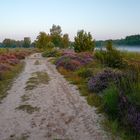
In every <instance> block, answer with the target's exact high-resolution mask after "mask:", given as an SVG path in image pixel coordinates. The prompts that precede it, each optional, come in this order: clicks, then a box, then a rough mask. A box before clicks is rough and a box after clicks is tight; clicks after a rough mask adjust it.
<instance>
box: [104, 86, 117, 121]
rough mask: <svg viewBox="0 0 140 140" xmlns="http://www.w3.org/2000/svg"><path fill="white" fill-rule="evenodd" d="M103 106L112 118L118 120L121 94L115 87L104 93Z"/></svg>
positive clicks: (110, 87)
mask: <svg viewBox="0 0 140 140" xmlns="http://www.w3.org/2000/svg"><path fill="white" fill-rule="evenodd" d="M102 99H103V106H104V109H105V112H106V113H107V114H108V115H109V117H111V118H117V117H118V116H117V115H118V103H119V92H118V89H117V87H116V86H115V85H111V86H109V87H108V88H107V89H106V90H104V91H103V98H102Z"/></svg>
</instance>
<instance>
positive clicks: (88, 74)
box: [76, 67, 93, 78]
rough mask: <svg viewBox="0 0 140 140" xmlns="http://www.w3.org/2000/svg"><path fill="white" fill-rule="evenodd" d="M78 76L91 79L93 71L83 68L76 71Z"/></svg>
mask: <svg viewBox="0 0 140 140" xmlns="http://www.w3.org/2000/svg"><path fill="white" fill-rule="evenodd" d="M76 73H77V75H78V76H80V77H82V78H89V77H91V76H92V75H93V72H92V69H90V68H86V67H82V68H80V69H79V70H77V71H76Z"/></svg>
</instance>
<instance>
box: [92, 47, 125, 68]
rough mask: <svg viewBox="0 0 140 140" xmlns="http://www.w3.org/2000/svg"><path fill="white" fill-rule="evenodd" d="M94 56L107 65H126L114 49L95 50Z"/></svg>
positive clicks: (122, 66)
mask: <svg viewBox="0 0 140 140" xmlns="http://www.w3.org/2000/svg"><path fill="white" fill-rule="evenodd" d="M95 57H96V58H97V59H98V60H100V62H101V63H102V64H104V65H105V66H107V67H112V68H124V67H125V66H126V63H125V62H124V60H123V56H122V55H121V53H120V52H119V51H118V50H116V49H112V50H105V51H104V50H100V51H97V52H96V53H95Z"/></svg>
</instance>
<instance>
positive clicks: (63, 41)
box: [35, 25, 69, 49]
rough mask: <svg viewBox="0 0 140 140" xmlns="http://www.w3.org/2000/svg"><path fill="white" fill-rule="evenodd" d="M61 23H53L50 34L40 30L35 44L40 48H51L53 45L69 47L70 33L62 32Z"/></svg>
mask: <svg viewBox="0 0 140 140" xmlns="http://www.w3.org/2000/svg"><path fill="white" fill-rule="evenodd" d="M61 32H62V29H61V27H60V26H59V25H53V26H52V28H51V29H50V34H46V33H45V32H40V34H39V35H38V36H37V39H36V41H35V46H36V47H37V48H39V49H49V48H53V47H59V48H67V47H68V46H69V36H68V34H64V35H63V34H62V33H61Z"/></svg>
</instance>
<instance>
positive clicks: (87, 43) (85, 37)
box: [74, 30, 95, 52]
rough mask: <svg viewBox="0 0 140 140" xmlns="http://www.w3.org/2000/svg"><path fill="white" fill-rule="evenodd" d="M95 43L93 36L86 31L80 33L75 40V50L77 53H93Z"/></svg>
mask: <svg viewBox="0 0 140 140" xmlns="http://www.w3.org/2000/svg"><path fill="white" fill-rule="evenodd" d="M94 47H95V41H94V40H93V38H92V35H91V34H90V32H89V33H87V32H85V31H84V30H81V31H78V32H77V36H76V37H75V38H74V50H75V51H76V52H84V51H93V50H94Z"/></svg>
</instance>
